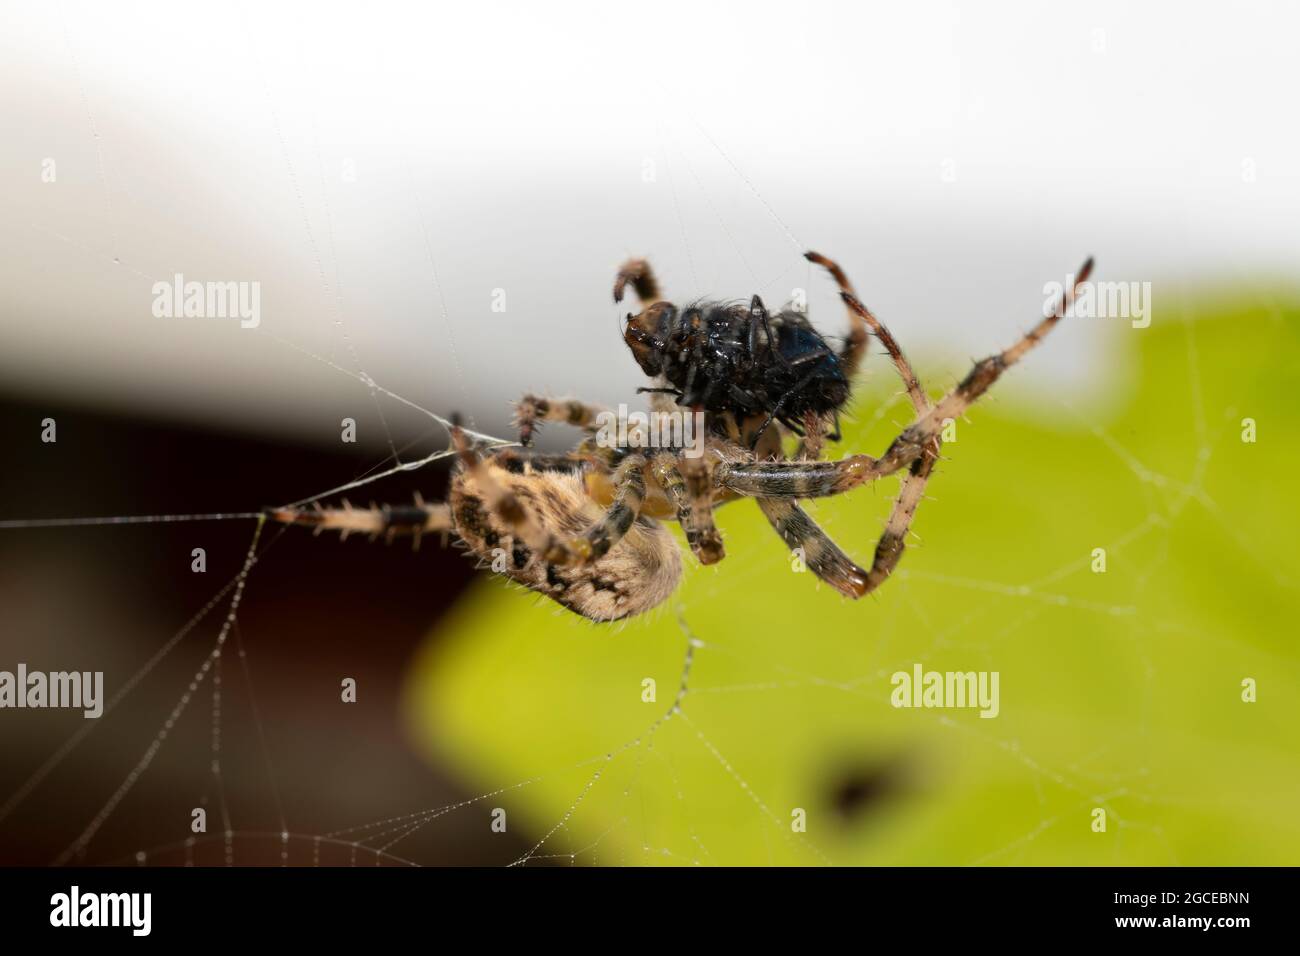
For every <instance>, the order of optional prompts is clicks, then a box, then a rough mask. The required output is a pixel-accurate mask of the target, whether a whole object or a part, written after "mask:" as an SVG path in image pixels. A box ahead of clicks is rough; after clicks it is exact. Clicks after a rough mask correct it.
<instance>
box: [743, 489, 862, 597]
mask: <svg viewBox="0 0 1300 956" xmlns="http://www.w3.org/2000/svg"><path fill="white" fill-rule="evenodd" d="M756 500H757V502H758V507H759V508H760V509H762V512H763V514H764V515H766V516H767V520H768V521H770V522H771V523H772V527H773V528H774V529H776V533H777V534H779V535H780V536H781V537H782V538H783V539H784V540H785V543H786V544H787V545H788V546H789V547H790V549H791V550H792V551H793V550H796V549H798V550H799V551H800V552H801V553H802V555H803V560H804V563H805V564H807V566H808V569H809V570H810V571H812V573H813V574H815V575H817V577H819V578H821V579H822V580H823V581H825V582H826V583H827V584H829V585H830V586H831V587H833V588H834V589H835V590H837V591H839V592H840V593H841V594H843V595H844V596H846V597H851V598H859V597H862V595H863V594H865V593H867V589H868V580H869V577H868V572H866V571H864V570H862V568H860V567H858V566H857V565H856V564H854V563H853V560H852V559H851V558H850V557H849V556H848V555H847V554H845V553H844V552H843V551H841V550H840V549H839V547H838V546H837V545H836V544H835V542H834V541H832V540H831V539H830V537H829V536H828V535H827V534H826V532H825V531H823V530H822V529H821V528H820V527H818V526H817V523H816V522H815V521H813V520H812V518H810V517H808V515H807V513H806V512H805V511H804V510H803V509H802V508H800V507H799V506H798V505H797V504H795V503H794V502H793V501H790V500H788V499H782V498H758V499H756Z"/></svg>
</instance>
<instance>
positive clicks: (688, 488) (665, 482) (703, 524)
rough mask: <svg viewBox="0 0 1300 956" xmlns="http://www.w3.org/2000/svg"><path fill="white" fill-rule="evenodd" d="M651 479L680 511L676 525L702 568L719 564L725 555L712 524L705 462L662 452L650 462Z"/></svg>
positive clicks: (700, 459)
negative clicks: (706, 565)
mask: <svg viewBox="0 0 1300 956" xmlns="http://www.w3.org/2000/svg"><path fill="white" fill-rule="evenodd" d="M650 475H651V477H653V478H654V480H655V482H656V483H657V484H658V485H659V487H660V488H662V489H663V490H664V494H665V495H667V496H668V500H669V501H671V502H672V504H673V506H674V507H675V508H676V509H677V523H678V524H680V525H681V526H682V531H683V532H684V533H685V534H686V543H687V544H689V545H690V547H691V551H692V552H693V553H694V554H695V557H696V558H698V559H699V562H700V564H716V563H717V562H719V561H721V560H722V559H723V558H724V557H725V556H726V552H725V550H724V549H723V546H722V535H720V534H719V533H718V529H717V527H716V526H715V525H714V523H713V504H712V495H711V493H710V492H711V489H710V487H709V485H710V480H709V474H708V466H707V465H706V464H705V462H704V459H703V458H687V457H685V456H679V455H677V454H675V453H673V452H670V451H663V452H659V453H658V454H656V455H655V456H654V457H653V458H651V459H650Z"/></svg>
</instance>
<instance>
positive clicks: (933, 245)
mask: <svg viewBox="0 0 1300 956" xmlns="http://www.w3.org/2000/svg"><path fill="white" fill-rule="evenodd" d="M0 11H2V12H0V322H3V338H2V340H0V341H3V346H2V347H0V379H2V380H3V383H4V385H3V387H4V389H5V390H6V391H7V392H10V393H14V394H19V395H22V396H23V397H24V399H33V400H36V401H39V400H41V399H42V398H44V397H46V396H49V397H51V398H58V399H59V400H61V401H66V400H73V401H78V402H85V403H87V404H93V405H94V406H96V407H97V408H104V409H117V410H122V411H125V412H127V413H129V414H141V415H145V414H147V415H150V416H159V415H165V416H176V417H178V418H180V419H183V420H193V421H204V422H207V423H216V424H220V425H222V426H225V427H233V428H238V429H245V430H250V431H259V432H266V433H270V434H276V433H288V432H293V433H295V434H298V435H300V436H302V437H304V438H311V437H315V438H316V439H317V440H320V441H326V440H328V441H337V436H338V414H337V408H338V406H339V403H340V402H342V403H343V406H344V407H347V404H348V403H349V402H353V401H355V402H356V405H357V409H356V412H357V417H358V419H359V420H363V429H362V430H363V437H365V438H366V439H368V440H376V439H378V437H379V433H378V430H377V429H375V428H373V427H370V426H371V425H373V424H374V422H375V419H374V417H373V415H374V406H373V405H372V404H370V399H369V397H368V396H367V394H366V389H365V387H364V386H362V385H361V384H359V383H358V382H357V381H356V380H354V379H351V378H349V377H348V376H346V375H344V374H342V373H340V372H339V371H337V370H334V369H330V368H328V367H326V366H324V365H322V364H320V363H318V362H315V361H313V360H312V359H311V358H310V357H307V356H305V355H304V354H303V353H302V352H301V351H297V350H296V349H295V347H297V348H299V349H305V350H308V351H310V352H313V353H316V354H319V355H321V356H324V357H327V358H329V359H331V360H333V361H335V362H337V363H338V364H339V365H340V366H343V367H344V368H346V369H349V370H352V371H357V370H364V371H365V372H366V373H368V374H369V375H371V376H373V378H374V379H375V380H376V381H378V382H379V383H381V384H382V385H385V386H387V387H388V388H391V389H393V390H395V391H397V392H399V393H401V394H403V395H405V396H407V397H409V398H410V399H411V400H412V401H414V402H417V403H419V404H421V405H424V406H426V407H429V408H432V409H434V410H436V411H438V412H441V413H444V414H447V413H450V412H451V411H453V410H460V411H463V412H465V413H467V414H468V415H470V416H471V417H472V419H473V420H474V421H475V422H476V423H477V424H478V425H479V427H481V428H483V429H485V430H489V431H495V432H497V433H498V434H500V433H502V432H503V430H504V429H505V428H506V420H507V416H508V409H507V406H506V403H507V402H508V401H509V400H510V399H512V398H514V397H516V396H517V395H519V394H520V393H521V392H523V391H525V390H539V391H544V392H551V393H556V394H563V393H569V394H579V395H582V396H583V397H587V398H591V399H595V400H603V401H606V402H617V401H620V400H623V401H631V400H635V399H634V396H633V395H632V390H633V389H634V388H635V387H636V386H637V385H639V384H642V380H641V378H640V374H639V372H638V370H637V369H636V367H635V364H634V363H633V362H632V360H631V357H630V356H629V355H628V354H627V353H626V350H625V348H624V346H623V345H622V343H621V341H620V339H619V336H618V317H619V315H620V310H618V309H616V308H615V307H614V305H613V303H612V301H611V299H610V284H611V280H612V277H613V273H614V270H615V268H616V266H617V265H618V264H619V262H620V261H621V260H622V259H623V258H625V257H627V256H629V255H632V254H636V255H647V256H649V257H650V258H651V260H652V261H653V262H654V263H655V265H656V267H657V269H658V271H659V273H660V276H661V279H662V281H663V284H664V286H665V289H666V291H667V293H668V294H669V295H670V297H672V298H674V299H676V300H678V301H683V300H687V299H690V298H693V297H696V296H703V295H710V296H717V297H725V298H735V297H747V296H749V295H750V294H752V293H754V292H759V293H760V294H762V295H763V296H764V297H765V299H766V300H767V301H768V303H769V304H770V305H775V304H779V303H781V302H783V301H785V300H786V299H787V298H788V297H789V296H790V295H791V293H792V290H794V289H796V288H805V289H807V290H808V291H809V296H810V303H811V308H812V310H813V311H812V315H813V318H814V320H815V321H816V322H817V324H818V325H819V327H820V328H822V329H823V330H824V331H826V332H828V333H838V332H840V331H841V330H842V328H843V321H844V320H843V315H842V310H841V309H840V307H839V305H838V302H837V300H836V298H835V296H834V295H833V294H832V289H831V287H830V285H829V283H828V282H827V281H826V280H825V279H824V277H823V276H822V275H820V274H819V273H818V272H816V271H815V270H812V269H810V268H809V267H808V266H807V264H806V263H805V262H804V261H803V259H802V258H801V256H800V253H801V252H802V251H803V250H804V249H805V248H813V249H817V250H819V251H822V252H824V253H826V254H828V255H831V256H832V257H834V258H836V259H838V260H839V261H840V262H841V263H842V264H843V265H844V267H845V268H846V270H847V271H848V273H849V275H850V276H851V277H852V278H853V279H854V281H855V282H856V284H857V286H858V288H859V291H860V292H861V293H862V296H863V298H864V299H865V300H866V301H867V302H868V303H869V304H870V305H871V306H872V307H873V308H875V309H876V311H877V312H878V313H879V314H880V315H881V316H882V317H883V318H885V319H886V321H887V322H889V323H890V324H891V326H892V328H893V330H894V332H895V333H896V334H897V335H898V337H899V338H900V339H901V341H902V342H903V344H904V346H905V347H906V348H908V349H909V350H910V351H911V352H913V353H914V354H915V355H917V356H919V357H921V358H922V360H923V364H922V367H923V368H924V369H929V370H940V369H942V370H945V371H946V374H947V376H948V377H947V378H943V377H942V375H941V374H937V373H936V374H937V377H934V378H933V380H932V381H931V382H930V385H931V388H932V389H935V388H938V387H943V386H947V385H949V384H951V382H952V381H953V380H954V379H955V378H956V377H958V376H959V375H960V374H961V373H962V372H964V370H965V362H966V360H967V359H968V358H969V357H971V356H977V355H980V354H985V353H987V352H989V351H991V350H992V349H994V348H997V347H1001V346H1002V345H1004V344H1006V343H1007V342H1008V341H1009V340H1010V339H1011V338H1012V337H1013V336H1014V335H1016V334H1017V333H1018V332H1020V331H1022V330H1023V329H1024V328H1025V327H1027V325H1028V324H1029V323H1030V322H1031V321H1032V320H1033V319H1034V317H1035V315H1036V313H1037V312H1038V310H1039V309H1040V308H1041V303H1042V299H1043V294H1042V287H1043V284H1044V283H1045V282H1048V281H1051V280H1056V281H1062V280H1063V279H1064V277H1065V274H1066V273H1067V272H1068V271H1071V270H1073V269H1074V268H1075V267H1076V266H1077V265H1078V264H1079V263H1080V262H1081V261H1082V260H1083V258H1084V257H1085V256H1086V255H1088V254H1095V255H1096V256H1097V258H1098V262H1099V268H1100V273H1099V277H1100V278H1105V279H1116V280H1124V281H1153V282H1154V283H1155V288H1156V295H1157V296H1159V295H1160V293H1161V289H1162V288H1164V289H1168V288H1171V285H1170V284H1171V283H1175V284H1179V285H1182V284H1184V283H1197V284H1199V283H1218V282H1228V283H1232V282H1251V283H1268V282H1273V281H1276V280H1277V279H1279V278H1287V277H1290V276H1293V275H1294V274H1295V273H1296V268H1297V265H1300V228H1298V227H1297V224H1298V223H1300V215H1298V214H1300V183H1298V181H1297V180H1298V179H1300V163H1298V162H1297V160H1298V159H1300V129H1298V128H1297V124H1296V123H1295V122H1294V119H1293V115H1294V102H1293V100H1294V97H1295V95H1296V92H1297V90H1298V89H1300V84H1298V83H1297V73H1298V72H1300V71H1298V70H1297V66H1296V61H1295V54H1294V44H1295V37H1296V35H1297V33H1298V32H1300V14H1298V13H1297V8H1296V7H1295V6H1293V5H1287V4H1280V3H1279V4H1276V5H1273V4H1252V3H1236V4H1233V5H1231V6H1228V5H1222V4H1215V5H1210V4H1172V3H1170V4H1150V5H1142V6H1135V5H1132V4H1129V3H1120V2H1117V3H1093V4H1087V5H1082V6H1081V5H1065V4H1056V5H1051V6H1050V7H1048V6H1047V5H1042V4H1034V3H1017V4H997V5H978V6H977V5H974V4H971V5H955V4H947V3H911V4H899V3H888V4H886V3H875V4H848V3H842V4H825V3H798V4H791V3H781V4H770V3H754V2H745V3H734V4H710V3H699V2H695V3H685V4H677V3H655V4H612V3H592V4H562V5H561V4H479V3H475V4H445V5H443V4H437V5H424V4H421V5H415V4H412V5H409V6H407V5H387V4H381V3H366V4H357V3H345V4H329V3H319V2H313V3H303V4H296V5H288V4H285V5H279V4H229V3H204V4H196V3H176V2H168V3H156V4H152V3H150V4H136V3H128V4H120V3H115V4H97V3H86V4H76V3H67V4H63V3H44V2H42V3H36V2H5V3H3V4H0ZM50 160H52V161H53V166H52V167H51V166H50V164H49V162H48V161H50ZM50 168H52V169H54V170H55V176H54V181H53V182H47V181H44V179H43V175H42V174H43V171H45V170H47V169H50ZM47 178H48V177H47ZM176 273H181V274H183V275H184V276H185V277H186V279H192V280H199V281H229V280H234V281H257V282H260V283H261V288H262V302H261V311H262V321H261V326H260V328H258V329H257V330H245V329H241V328H240V327H239V324H238V322H237V321H235V320H227V319H172V318H166V319H159V318H155V317H154V315H153V314H152V311H151V305H152V299H153V296H152V292H151V287H152V285H153V283H154V282H155V281H159V280H163V281H169V280H170V279H171V278H172V276H173V275H174V274H176ZM497 290H501V291H497ZM502 292H503V293H504V303H505V311H504V312H497V311H493V304H494V302H495V303H497V304H498V305H499V304H500V303H501V301H502ZM1157 308H1158V305H1157ZM1139 334H1142V333H1140V332H1136V331H1130V330H1129V329H1128V326H1127V324H1125V323H1119V324H1114V323H1112V324H1111V325H1109V326H1107V327H1106V328H1105V329H1104V330H1103V329H1101V328H1100V327H1099V325H1098V322H1097V321H1096V320H1093V321H1092V322H1091V324H1090V323H1088V322H1082V321H1081V322H1075V323H1072V324H1070V325H1068V326H1067V327H1065V328H1063V329H1062V331H1061V332H1060V333H1059V335H1058V337H1057V339H1056V340H1055V341H1053V343H1052V347H1051V348H1047V349H1044V350H1043V352H1042V354H1041V356H1036V357H1035V361H1034V362H1032V363H1027V365H1026V367H1025V369H1024V370H1023V371H1022V372H1018V373H1017V376H1015V377H1014V381H1012V382H1009V383H1008V385H1007V388H1006V390H1005V391H1004V393H1003V394H1015V392H1016V390H1021V392H1022V394H1024V393H1025V392H1032V391H1034V390H1039V391H1044V390H1046V389H1049V388H1063V389H1067V390H1069V392H1070V394H1072V395H1074V396H1075V397H1076V398H1077V399H1078V400H1079V401H1083V402H1092V403H1094V404H1099V403H1104V401H1105V400H1106V398H1107V397H1108V396H1110V397H1114V396H1115V394H1116V392H1117V391H1122V390H1123V382H1124V378H1123V369H1124V367H1125V363H1124V354H1125V349H1126V346H1127V345H1130V344H1131V338H1130V336H1132V335H1139ZM878 364H879V363H877V365H878ZM877 372H878V373H881V372H880V370H879V369H877ZM1000 388H1001V386H1000ZM326 410H328V412H327V411H326ZM387 410H388V411H390V412H392V411H393V409H391V407H390V408H388V409H387ZM393 414H394V416H395V423H393V425H392V427H394V428H396V429H397V430H398V431H399V432H402V431H403V428H404V426H403V424H402V423H401V421H400V419H401V415H400V414H399V413H397V412H393Z"/></svg>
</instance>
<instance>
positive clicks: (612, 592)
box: [448, 459, 682, 621]
mask: <svg viewBox="0 0 1300 956" xmlns="http://www.w3.org/2000/svg"><path fill="white" fill-rule="evenodd" d="M485 465H486V467H487V468H488V469H489V475H490V477H491V479H492V480H493V481H494V482H495V483H496V484H497V485H498V486H499V487H501V488H502V489H504V490H505V491H506V492H508V493H509V494H510V495H512V496H513V497H514V499H515V500H516V501H517V502H518V504H519V505H520V506H521V507H522V508H523V510H524V511H526V512H527V513H528V514H530V515H531V516H532V517H533V519H534V520H536V521H537V522H538V523H539V524H541V526H542V527H543V528H544V529H545V530H547V531H549V532H551V533H553V534H554V535H556V536H557V537H559V538H566V539H567V538H575V537H577V536H579V535H581V534H582V533H583V531H585V530H586V529H587V528H589V527H590V526H591V525H592V524H593V523H595V522H597V521H599V520H600V517H601V515H602V511H603V510H602V508H601V507H600V505H599V504H598V503H597V502H595V501H593V500H592V498H591V497H590V496H589V494H588V493H587V489H586V485H585V481H584V477H583V474H582V472H581V470H579V469H575V470H573V471H544V470H540V469H537V470H534V469H528V470H527V471H526V472H523V473H518V472H513V471H508V470H506V469H505V468H503V467H501V466H499V465H497V464H495V463H494V462H492V461H491V460H490V459H489V460H487V461H486V462H485ZM448 497H449V503H450V505H451V518H452V524H453V527H454V528H455V531H456V534H457V535H458V536H459V538H460V539H461V540H462V541H463V542H464V543H465V545H466V547H468V548H469V550H470V551H471V552H473V553H474V555H475V556H477V557H479V558H481V559H482V560H483V561H484V562H485V564H487V565H488V566H489V567H491V568H492V569H493V570H495V571H498V572H500V573H502V574H505V575H506V576H507V577H509V578H510V579H511V580H512V581H515V582H517V583H519V584H522V585H523V586H524V587H526V588H528V589H529V590H532V591H536V592H538V593H539V594H543V595H545V596H546V597H548V598H550V599H551V600H553V601H555V602H557V603H558V604H560V605H562V606H564V607H566V608H568V609H569V610H571V611H574V612H575V613H577V614H581V615H582V616H583V617H585V618H589V619H591V620H593V621H616V620H619V619H620V618H625V617H630V616H632V615H634V614H640V613H642V612H644V611H647V610H649V609H650V608H652V607H654V606H656V605H658V604H660V603H662V602H663V601H665V600H667V598H668V596H669V595H670V594H672V592H673V591H674V590H675V589H676V587H677V582H678V580H679V578H680V577H681V573H682V558H681V552H680V551H679V550H678V547H677V543H676V541H675V540H674V539H673V537H672V535H671V534H669V533H668V531H667V529H665V528H664V527H663V525H661V524H659V523H658V522H656V521H653V520H651V519H649V518H644V517H643V518H638V519H637V520H636V521H634V522H633V523H632V525H631V527H630V528H628V530H627V533H626V534H625V535H624V536H623V537H622V539H621V540H620V541H619V542H618V544H617V545H615V546H614V547H613V548H612V549H611V550H610V551H609V552H608V553H606V554H604V555H602V556H600V557H598V558H595V559H593V560H591V561H590V562H588V563H586V564H581V565H574V566H561V565H554V564H551V563H549V562H547V561H546V559H545V558H544V557H543V556H542V555H541V554H537V553H534V552H533V551H531V550H530V549H529V548H528V547H527V546H526V545H525V544H524V543H523V542H522V541H520V540H518V538H517V536H516V535H515V533H514V531H513V529H512V528H511V527H510V526H509V525H507V524H506V523H505V522H504V521H503V520H502V518H501V517H500V516H499V514H498V513H496V512H494V511H493V510H492V509H490V508H488V507H486V505H485V501H484V497H485V496H484V494H483V491H482V489H480V488H478V487H477V486H476V483H475V481H474V478H473V476H472V475H470V474H468V473H466V472H463V471H462V472H459V473H457V474H456V475H455V477H454V478H453V479H452V484H451V491H450V494H449V496H448Z"/></svg>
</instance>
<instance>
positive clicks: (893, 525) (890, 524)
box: [841, 290, 943, 591]
mask: <svg viewBox="0 0 1300 956" xmlns="http://www.w3.org/2000/svg"><path fill="white" fill-rule="evenodd" d="M841 296H842V297H843V299H844V302H845V304H846V305H847V306H848V307H849V309H850V310H851V311H853V312H855V313H857V314H858V315H859V316H860V317H861V318H862V320H863V321H864V322H865V323H866V324H867V326H868V327H869V328H870V329H871V331H872V334H874V335H875V336H876V338H877V339H878V340H879V341H880V343H881V344H882V345H883V346H884V347H885V351H886V352H888V353H889V357H890V358H891V359H892V360H893V362H894V368H896V369H897V370H898V375H899V378H901V379H902V380H903V385H904V387H905V388H906V389H907V396H908V398H910V399H911V400H912V407H913V408H914V409H915V410H916V415H917V418H924V417H925V415H926V414H927V413H929V411H930V399H929V397H928V396H927V395H926V394H925V389H924V388H922V387H921V380H920V379H919V378H917V375H916V372H914V371H913V370H912V364H911V363H910V362H909V361H908V360H907V356H906V355H904V354H903V350H902V348H900V347H899V344H898V340H897V339H895V338H894V336H893V335H891V334H890V332H889V329H887V328H885V325H884V323H882V322H881V321H880V320H879V319H877V318H876V317H875V316H874V315H873V314H872V313H871V311H870V310H869V309H868V308H867V307H866V306H864V305H863V304H862V303H861V302H859V301H858V300H857V298H856V297H855V296H854V295H853V293H852V291H849V290H844V291H842V292H841ZM942 441H943V440H942V438H941V437H940V436H939V435H937V434H936V435H935V436H934V437H933V438H932V439H931V440H930V443H929V445H928V446H926V448H925V449H924V451H922V453H921V456H920V457H919V458H917V459H916V460H915V461H913V462H912V464H911V467H910V468H909V469H908V471H907V474H905V475H904V476H903V480H902V483H901V485H900V487H899V490H898V497H897V498H895V499H894V507H893V508H892V509H891V510H890V513H889V520H888V521H886V522H885V530H884V531H883V532H882V533H881V535H880V540H879V541H878V542H877V543H876V553H875V557H874V559H873V560H872V563H871V571H870V572H869V574H868V582H867V591H874V590H875V589H876V588H878V587H879V586H880V585H881V584H882V583H883V582H884V581H885V579H886V578H888V577H889V575H890V574H892V573H893V571H894V568H896V567H898V562H899V560H900V559H901V558H902V557H903V550H904V549H905V548H906V546H907V533H908V531H909V530H910V529H911V527H912V519H913V518H914V517H915V515H916V509H917V506H918V505H919V504H920V503H921V498H922V496H923V495H924V494H925V486H926V483H927V482H928V481H929V480H930V475H931V474H933V473H934V466H935V465H936V464H937V463H938V461H939V450H940V447H941V445H942Z"/></svg>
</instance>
